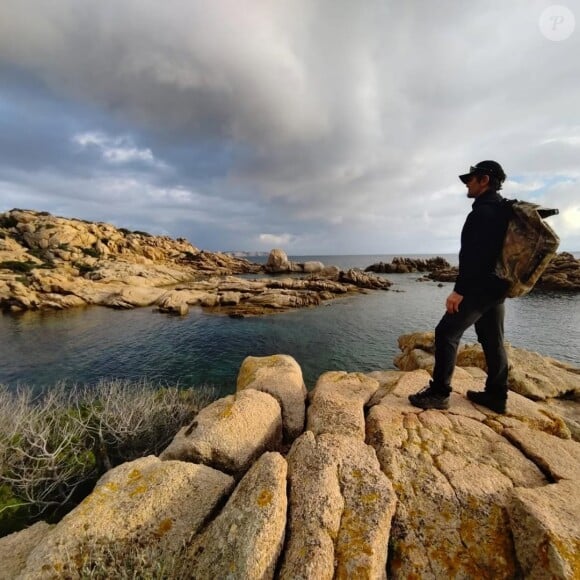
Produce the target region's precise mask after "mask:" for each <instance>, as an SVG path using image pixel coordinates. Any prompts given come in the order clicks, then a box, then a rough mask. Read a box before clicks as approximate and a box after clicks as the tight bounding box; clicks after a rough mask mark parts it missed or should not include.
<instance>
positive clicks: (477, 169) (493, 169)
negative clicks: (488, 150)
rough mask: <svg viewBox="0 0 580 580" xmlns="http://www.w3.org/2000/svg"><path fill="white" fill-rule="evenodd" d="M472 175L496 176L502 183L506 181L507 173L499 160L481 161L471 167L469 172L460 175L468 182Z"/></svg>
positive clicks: (462, 179)
mask: <svg viewBox="0 0 580 580" xmlns="http://www.w3.org/2000/svg"><path fill="white" fill-rule="evenodd" d="M472 175H489V176H490V177H492V176H493V177H496V178H497V179H498V180H499V182H500V184H501V183H503V182H504V181H505V178H506V174H505V173H504V170H503V168H502V166H501V165H500V164H499V163H498V162H497V161H480V162H479V163H476V164H475V165H472V166H471V167H470V168H469V173H464V174H463V175H460V176H459V179H461V181H463V183H467V182H468V181H469V180H470V179H471V176H472Z"/></svg>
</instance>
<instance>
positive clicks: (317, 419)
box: [306, 371, 379, 441]
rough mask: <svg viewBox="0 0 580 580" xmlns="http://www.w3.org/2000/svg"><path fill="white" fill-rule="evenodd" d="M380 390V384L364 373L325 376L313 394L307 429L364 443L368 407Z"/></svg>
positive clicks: (317, 384) (335, 373)
mask: <svg viewBox="0 0 580 580" xmlns="http://www.w3.org/2000/svg"><path fill="white" fill-rule="evenodd" d="M378 388H379V383H378V381H376V380H374V379H372V378H370V377H368V376H366V375H364V374H362V373H346V372H344V371H330V372H327V373H324V374H323V375H321V376H320V378H319V379H318V381H317V383H316V386H315V388H314V390H313V391H312V393H310V405H309V407H308V415H307V423H306V429H308V431H312V432H313V433H314V434H315V435H320V434H322V433H335V434H339V435H349V436H351V437H357V438H359V439H361V440H363V441H364V438H365V416H364V406H365V405H366V403H367V402H368V401H369V399H370V398H371V397H372V396H373V395H374V394H375V392H376V391H377V389H378Z"/></svg>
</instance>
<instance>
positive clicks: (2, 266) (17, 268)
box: [0, 260, 40, 274]
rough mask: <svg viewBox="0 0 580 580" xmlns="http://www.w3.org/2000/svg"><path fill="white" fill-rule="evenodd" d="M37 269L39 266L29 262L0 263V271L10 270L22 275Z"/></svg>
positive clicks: (6, 261)
mask: <svg viewBox="0 0 580 580" xmlns="http://www.w3.org/2000/svg"><path fill="white" fill-rule="evenodd" d="M38 267H40V265H39V264H37V263H36V262H31V261H30V260H27V261H26V262H18V261H17V260H5V261H4V262H0V270H11V271H12V272H21V273H22V274H28V272H30V271H31V270H33V269H34V268H38Z"/></svg>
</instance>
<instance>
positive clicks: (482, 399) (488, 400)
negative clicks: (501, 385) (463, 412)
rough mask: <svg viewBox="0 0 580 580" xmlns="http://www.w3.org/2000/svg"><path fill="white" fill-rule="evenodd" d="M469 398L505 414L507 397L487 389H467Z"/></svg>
mask: <svg viewBox="0 0 580 580" xmlns="http://www.w3.org/2000/svg"><path fill="white" fill-rule="evenodd" d="M467 398H468V399H469V400H470V401H472V402H473V403H475V404H477V405H481V406H483V407H487V408H488V409H490V410H491V411H495V412H496V413H498V414H500V415H503V414H504V413H505V412H506V406H507V397H505V398H504V397H501V396H498V395H492V394H491V393H488V392H487V391H467Z"/></svg>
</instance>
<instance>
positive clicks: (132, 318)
mask: <svg viewBox="0 0 580 580" xmlns="http://www.w3.org/2000/svg"><path fill="white" fill-rule="evenodd" d="M446 257H447V259H449V261H450V262H452V263H453V261H454V259H455V257H454V256H446ZM391 258H392V256H318V257H316V256H308V257H294V258H292V259H293V260H295V261H305V260H313V259H314V260H317V259H318V260H321V261H322V262H324V263H325V264H335V265H338V266H340V267H341V268H348V267H359V268H364V267H366V266H368V265H370V264H372V263H375V262H377V261H380V260H382V261H390V260H391ZM418 277H419V275H418V274H398V275H396V274H389V275H388V276H387V278H388V279H389V280H391V281H392V282H393V286H392V289H391V290H390V291H386V292H385V291H373V292H370V293H368V294H364V295H357V296H351V297H347V298H343V299H338V300H335V301H333V302H329V303H326V304H324V305H323V306H320V307H318V308H313V309H303V310H297V311H294V312H288V313H283V314H278V315H274V316H268V317H261V318H246V319H241V320H234V319H230V318H228V317H224V316H215V315H208V314H204V313H203V312H202V311H201V310H196V309H192V310H191V311H190V314H189V315H188V316H185V317H173V316H167V315H164V314H159V313H156V312H152V311H151V309H149V308H143V309H136V310H128V311H118V310H111V309H108V308H100V307H92V308H86V309H76V310H69V311H64V312H45V313H39V312H28V313H24V314H21V315H17V316H12V315H10V316H9V315H0V349H1V351H0V383H4V384H8V385H10V386H16V385H17V384H19V383H22V384H28V385H32V386H45V385H51V384H54V383H55V382H56V381H59V380H67V381H71V382H77V383H94V382H95V381H97V380H98V379H100V378H112V377H116V378H126V379H139V378H143V377H146V378H148V379H151V380H153V381H159V382H161V383H165V384H176V383H179V384H181V385H182V386H196V385H200V384H210V385H214V386H215V387H217V389H218V391H219V392H220V393H222V394H224V393H228V392H233V391H234V390H235V381H236V376H237V372H238V369H239V367H240V364H241V363H242V361H243V360H244V358H245V357H246V356H248V355H253V356H264V355H269V354H274V353H285V354H290V355H292V356H293V357H294V358H295V359H296V360H297V361H298V362H299V363H300V365H301V367H302V370H303V372H304V377H305V381H306V384H307V386H308V387H309V388H312V387H313V386H314V384H315V382H316V379H317V378H318V376H319V375H320V374H321V373H323V372H324V371H327V370H346V371H362V372H368V371H372V370H381V369H389V368H394V366H393V358H394V357H395V356H396V355H397V354H398V352H399V350H398V347H397V338H398V337H399V336H400V335H401V334H405V333H409V332H415V331H426V330H433V328H434V327H435V325H436V324H437V322H438V321H439V319H440V317H441V315H442V314H443V308H444V302H445V298H446V296H447V294H448V293H449V292H450V291H451V287H452V285H451V284H444V285H443V287H441V288H440V287H438V285H437V283H435V282H417V278H418ZM393 290H398V292H394V291H393ZM506 339H507V340H508V341H509V342H511V343H512V344H513V345H514V346H517V347H521V348H525V349H527V350H532V351H536V352H540V353H542V354H544V355H550V356H553V357H555V358H558V359H560V360H562V361H565V362H568V363H571V364H574V365H578V366H580V295H577V294H576V295H572V294H565V293H561V294H560V293H550V294H547V293H546V294H544V293H534V294H532V295H530V296H526V297H522V298H518V299H515V300H508V301H507V303H506ZM464 341H465V342H475V341H476V338H475V334H474V332H473V331H472V330H470V331H468V332H467V333H466V335H465V337H464Z"/></svg>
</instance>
